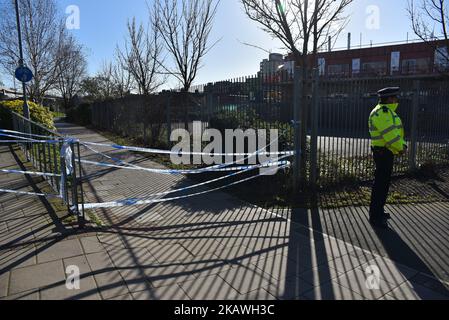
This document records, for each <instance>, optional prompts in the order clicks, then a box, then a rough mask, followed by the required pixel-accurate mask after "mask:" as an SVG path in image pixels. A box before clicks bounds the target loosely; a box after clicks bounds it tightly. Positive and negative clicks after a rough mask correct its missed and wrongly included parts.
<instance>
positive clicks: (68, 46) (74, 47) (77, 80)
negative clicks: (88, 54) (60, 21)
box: [56, 35, 87, 110]
mask: <svg viewBox="0 0 449 320" xmlns="http://www.w3.org/2000/svg"><path fill="white" fill-rule="evenodd" d="M58 59H59V60H60V63H59V64H58V65H57V69H58V72H57V73H58V82H57V84H56V88H57V90H58V91H59V92H60V94H61V96H62V99H63V102H64V108H65V109H66V110H67V109H68V108H70V107H71V103H72V99H73V97H74V96H75V95H76V94H77V93H78V92H79V91H80V90H81V82H82V80H83V78H84V77H85V74H86V72H87V62H86V58H85V56H84V53H83V47H82V46H81V45H79V44H77V43H76V41H75V39H74V38H73V37H72V36H70V35H65V36H64V38H63V39H62V40H61V41H60V43H59V49H58Z"/></svg>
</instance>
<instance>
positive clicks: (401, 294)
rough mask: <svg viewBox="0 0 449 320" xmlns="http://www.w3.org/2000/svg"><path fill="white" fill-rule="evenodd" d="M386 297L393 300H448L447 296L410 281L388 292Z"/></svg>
mask: <svg viewBox="0 0 449 320" xmlns="http://www.w3.org/2000/svg"><path fill="white" fill-rule="evenodd" d="M388 297H389V298H390V299H394V300H449V296H447V295H442V294H441V293H439V292H437V291H434V290H432V289H429V288H426V287H424V286H422V285H420V284H418V283H416V282H411V281H406V282H405V283H403V284H402V285H401V286H399V287H398V288H396V289H394V290H393V291H391V292H389V293H388Z"/></svg>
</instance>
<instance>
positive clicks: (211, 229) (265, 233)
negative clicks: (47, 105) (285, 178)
mask: <svg viewBox="0 0 449 320" xmlns="http://www.w3.org/2000/svg"><path fill="white" fill-rule="evenodd" d="M58 129H59V131H60V132H62V133H64V134H69V135H71V136H75V137H77V138H80V139H81V140H85V141H94V142H105V143H108V142H109V141H107V139H105V138H104V137H102V136H100V135H99V134H97V133H95V132H92V131H90V130H87V129H85V128H83V127H79V126H75V125H69V124H59V125H58ZM109 143H110V142H109ZM99 150H100V151H102V152H107V153H108V154H109V155H113V156H114V157H119V158H121V159H123V160H126V161H128V162H133V163H137V164H139V165H140V166H144V167H149V168H150V167H151V168H154V167H161V166H160V165H157V164H155V163H154V162H152V161H149V160H147V159H145V158H142V157H140V156H135V155H131V154H129V153H127V152H122V151H113V150H108V149H107V148H103V149H99ZM0 152H1V153H0V156H1V160H2V161H1V162H0V163H1V165H0V167H5V166H7V167H14V166H15V167H17V166H18V164H17V163H16V164H15V161H16V159H15V158H14V157H13V154H12V153H11V152H10V150H9V149H8V148H5V147H2V148H1V150H0ZM83 158H84V159H88V160H92V161H99V160H103V161H104V159H101V158H100V157H99V156H98V155H96V154H93V153H92V152H91V151H88V150H84V151H83ZM83 169H84V171H85V176H86V181H85V188H86V190H85V191H86V194H87V200H86V202H104V201H111V200H120V199H123V198H129V197H132V198H136V197H142V196H148V195H149V194H152V193H155V192H164V191H167V190H171V189H175V188H179V186H185V185H189V184H190V183H191V182H189V181H188V180H186V179H185V178H183V177H172V176H161V175H156V174H149V173H142V172H139V171H124V170H115V169H112V170H110V169H106V170H105V169H104V168H94V167H91V166H85V167H84V168H83ZM16 180H17V181H16ZM14 183H22V184H21V185H18V186H17V185H16V187H17V188H19V187H21V186H22V188H24V189H29V188H33V189H34V188H39V183H31V182H30V181H29V180H27V179H26V178H24V177H21V176H18V177H14V178H12V177H9V176H8V175H6V176H5V175H3V174H2V175H0V186H2V187H5V188H6V187H8V188H12V187H11V185H10V184H14ZM40 183H42V182H40ZM0 203H1V206H0V233H1V239H2V242H1V247H0V249H1V251H0V297H2V298H4V299H19V298H23V299H151V300H161V299H162V300H166V299H195V300H200V299H209V300H212V299H260V300H265V299H330V300H334V299H339V300H341V299H449V294H448V291H447V289H446V288H445V283H444V282H442V281H441V280H437V279H436V277H439V278H443V277H442V273H439V272H437V270H436V269H437V268H434V267H433V266H436V265H439V266H441V269H443V268H446V265H445V264H444V263H445V262H444V261H447V254H448V252H449V251H448V250H447V248H446V246H447V230H448V229H447V224H445V223H447V218H448V216H447V212H448V211H447V210H445V208H446V207H444V206H443V207H441V211H439V212H437V213H435V212H436V211H435V210H433V211H432V212H430V213H429V210H426V209H425V208H423V209H421V207H420V209H419V210H424V211H425V213H423V214H422V215H423V219H424V217H427V216H428V215H429V214H430V215H433V216H434V217H436V218H435V219H437V221H439V222H438V223H433V222H432V221H433V220H432V219H430V218H426V219H427V220H425V221H424V222H423V223H421V224H420V225H415V226H413V229H412V230H410V232H409V233H407V235H408V234H413V236H414V237H415V238H420V239H423V241H424V242H423V243H421V244H420V245H421V246H419V244H417V245H416V246H412V245H411V243H413V241H412V240H410V239H408V238H407V237H406V236H405V234H404V233H402V232H403V229H405V227H403V226H404V224H405V222H403V219H404V220H406V219H407V218H406V217H405V216H406V209H403V208H399V207H398V208H397V209H396V208H395V210H400V212H401V213H400V214H398V215H399V216H400V217H401V218H400V219H398V220H397V222H394V224H393V231H391V232H390V233H388V235H387V236H388V237H390V238H388V237H387V238H385V237H386V236H385V235H382V234H376V233H374V232H373V231H372V229H371V228H370V227H369V226H368V225H367V224H366V223H365V219H366V211H365V209H363V208H360V209H359V208H349V209H342V210H339V211H322V210H319V211H316V212H315V211H307V212H300V211H296V210H285V209H283V210H275V209H271V210H265V209H261V208H257V207H254V206H251V205H248V204H246V203H244V202H242V201H240V200H238V199H236V198H234V197H232V196H229V195H228V194H226V193H222V192H215V193H211V194H207V195H204V196H200V197H195V198H189V199H185V200H178V201H174V202H169V203H164V204H157V205H150V206H139V207H129V208H118V209H105V210H98V211H97V214H98V216H99V217H100V218H101V219H102V220H103V222H104V224H105V227H104V228H102V229H101V230H95V232H90V233H84V234H83V233H81V234H76V235H74V234H73V232H72V231H70V230H56V229H55V225H54V224H55V222H53V220H52V219H51V218H50V216H51V214H49V213H48V212H47V211H46V210H47V209H46V208H45V206H41V204H42V200H39V199H33V198H31V199H30V198H28V197H22V196H13V195H4V194H0ZM30 203H32V204H33V206H29V204H30ZM27 204H28V205H27ZM434 206H435V208H436V207H437V206H438V207H439V206H440V205H439V204H435V205H434ZM18 207H20V210H18V209H17V208H18ZM409 209H415V208H409ZM35 214H36V219H23V216H33V215H35ZM292 220H295V221H294V222H292ZM406 226H407V227H410V228H411V226H412V224H411V223H409V224H407V225H406ZM400 227H403V228H402V229H401V228H400ZM47 229H49V230H48V231H47V232H42V230H47ZM26 231H28V234H30V235H28V236H26V237H24V236H23V233H25V232H26ZM334 236H335V237H334ZM403 237H404V238H403ZM383 242H388V243H390V242H397V243H400V244H401V247H400V248H402V249H401V250H402V251H399V250H397V249H395V250H392V249H391V248H390V246H389V245H385V244H384V246H383V247H382V246H380V245H379V244H380V243H383ZM428 247H432V251H427V252H426V254H424V251H426V250H424V249H422V248H428ZM362 248H363V249H362ZM382 248H383V249H382ZM399 253H404V254H406V255H407V259H402V260H401V259H399V260H401V261H403V262H406V265H403V264H400V263H398V262H397V260H398V255H400V254H399ZM410 261H414V262H415V264H416V265H411V264H410ZM435 261H439V262H438V263H436V262H435ZM73 265H74V266H77V267H79V269H80V271H81V286H80V290H67V288H66V286H65V282H66V279H67V274H66V273H65V271H66V268H67V267H69V266H73ZM369 266H372V267H377V268H378V269H379V272H380V281H379V286H378V288H377V289H376V288H375V287H376V286H375V284H376V283H375V282H374V283H372V282H370V283H371V285H373V284H374V288H373V287H372V286H371V287H370V286H367V283H366V281H367V274H366V270H367V267H369ZM374 269H376V268H374ZM445 270H448V268H446V269H445Z"/></svg>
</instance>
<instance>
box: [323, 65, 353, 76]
mask: <svg viewBox="0 0 449 320" xmlns="http://www.w3.org/2000/svg"><path fill="white" fill-rule="evenodd" d="M327 72H328V75H329V76H346V75H348V74H349V64H331V65H329V67H328V69H327Z"/></svg>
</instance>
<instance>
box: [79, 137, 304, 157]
mask: <svg viewBox="0 0 449 320" xmlns="http://www.w3.org/2000/svg"><path fill="white" fill-rule="evenodd" d="M81 143H82V144H86V145H90V146H97V147H107V148H113V149H117V150H128V151H135V152H143V153H152V154H164V155H179V156H210V157H213V156H220V157H236V156H237V157H244V156H251V155H254V153H207V152H183V151H170V150H161V149H152V148H140V147H130V146H121V145H118V144H106V143H96V142H86V141H82V142H81ZM256 154H257V155H273V156H274V155H290V156H292V155H294V154H295V152H294V151H277V152H268V151H264V152H262V153H256Z"/></svg>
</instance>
